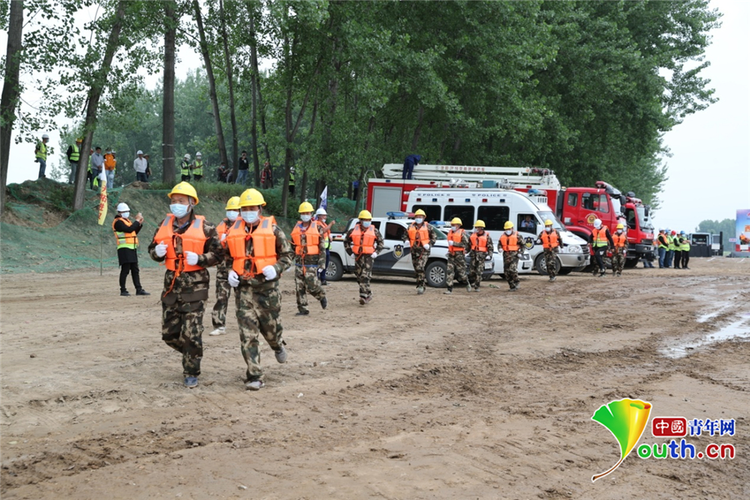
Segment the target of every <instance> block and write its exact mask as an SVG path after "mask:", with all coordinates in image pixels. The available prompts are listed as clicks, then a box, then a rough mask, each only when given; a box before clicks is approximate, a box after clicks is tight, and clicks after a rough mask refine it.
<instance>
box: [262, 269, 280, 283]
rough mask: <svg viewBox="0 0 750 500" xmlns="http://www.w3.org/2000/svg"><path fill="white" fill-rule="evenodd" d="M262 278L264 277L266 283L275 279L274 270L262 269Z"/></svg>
mask: <svg viewBox="0 0 750 500" xmlns="http://www.w3.org/2000/svg"><path fill="white" fill-rule="evenodd" d="M263 276H265V277H266V281H271V280H273V279H276V276H278V274H276V268H275V267H273V266H266V267H264V268H263Z"/></svg>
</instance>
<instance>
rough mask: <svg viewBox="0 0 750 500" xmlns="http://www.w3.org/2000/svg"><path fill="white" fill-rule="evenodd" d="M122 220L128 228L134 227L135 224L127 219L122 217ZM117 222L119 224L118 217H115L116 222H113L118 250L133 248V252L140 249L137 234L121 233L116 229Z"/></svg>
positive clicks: (133, 232) (132, 232)
mask: <svg viewBox="0 0 750 500" xmlns="http://www.w3.org/2000/svg"><path fill="white" fill-rule="evenodd" d="M120 219H121V220H122V221H123V222H124V223H125V225H126V226H128V227H131V226H132V225H133V223H132V222H131V221H130V220H128V219H126V218H125V217H120ZM115 222H117V217H115V220H113V221H112V231H114V232H115V240H116V241H117V249H118V250H119V249H120V248H132V249H133V250H135V249H136V248H137V247H138V235H137V234H136V232H135V231H130V232H128V233H121V232H119V231H117V230H116V229H115Z"/></svg>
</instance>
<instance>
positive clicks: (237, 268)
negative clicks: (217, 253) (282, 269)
mask: <svg viewBox="0 0 750 500" xmlns="http://www.w3.org/2000/svg"><path fill="white" fill-rule="evenodd" d="M273 224H274V218H273V217H261V218H260V220H259V222H258V225H257V226H255V229H254V230H253V231H251V232H248V231H247V225H246V224H245V221H244V220H242V218H241V217H237V220H236V221H234V224H232V227H231V228H230V229H229V232H228V233H227V248H228V249H229V254H230V255H231V256H232V259H233V262H232V269H234V272H236V273H237V274H238V275H240V276H243V277H246V278H247V277H249V278H252V277H254V276H256V275H258V274H261V273H262V272H263V269H264V268H265V267H266V266H272V265H274V264H276V260H277V255H276V235H275V234H273ZM250 239H252V240H253V255H247V240H250ZM247 261H250V269H247V268H246V267H247V266H246V265H245V263H246V262H247Z"/></svg>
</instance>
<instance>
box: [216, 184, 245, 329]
mask: <svg viewBox="0 0 750 500" xmlns="http://www.w3.org/2000/svg"><path fill="white" fill-rule="evenodd" d="M225 215H226V217H225V218H224V220H222V221H221V222H220V223H219V225H218V226H216V234H217V235H218V236H219V241H221V245H222V246H223V247H224V249H225V252H224V253H225V254H226V248H227V242H226V240H227V233H228V232H229V228H230V227H232V224H234V222H235V221H236V220H237V217H239V215H240V197H239V196H232V197H231V198H229V200H227V206H226V214H225ZM228 275H229V272H228V271H227V264H226V262H225V261H224V260H221V261H220V262H219V263H218V264H217V265H216V304H214V308H213V310H212V311H211V323H212V324H213V327H214V329H213V330H212V331H211V332H209V335H221V334H223V333H226V331H227V306H228V305H229V295H230V294H231V292H232V287H231V286H229V282H228V281H227V277H228Z"/></svg>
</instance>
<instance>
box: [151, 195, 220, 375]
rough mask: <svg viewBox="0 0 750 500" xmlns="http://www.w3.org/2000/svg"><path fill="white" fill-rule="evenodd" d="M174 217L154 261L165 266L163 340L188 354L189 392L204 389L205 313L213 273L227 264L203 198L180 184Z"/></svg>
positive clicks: (157, 242) (155, 244) (165, 225)
mask: <svg viewBox="0 0 750 500" xmlns="http://www.w3.org/2000/svg"><path fill="white" fill-rule="evenodd" d="M167 196H169V199H170V202H171V203H170V205H169V210H170V212H171V213H170V214H167V216H166V217H165V218H164V220H163V221H162V222H161V223H160V224H159V227H158V229H157V230H156V234H154V238H153V240H152V241H151V244H150V245H149V246H148V252H149V254H150V255H151V258H152V259H153V260H155V261H156V262H163V263H164V264H165V266H166V268H167V270H166V272H165V273H164V293H162V297H161V302H162V330H161V331H162V333H161V338H162V340H163V341H164V342H165V343H166V344H167V345H168V346H169V347H171V348H172V349H174V350H176V351H177V352H180V353H182V369H183V375H184V376H185V386H186V387H189V388H193V387H197V386H198V376H199V375H200V373H201V359H202V358H203V313H204V311H205V309H206V300H208V289H209V280H210V276H209V274H208V270H207V269H206V268H207V267H210V266H215V265H216V264H218V263H219V262H220V261H221V260H222V259H223V258H224V248H223V247H222V246H221V242H220V241H219V236H218V235H217V233H216V228H215V227H214V226H213V225H212V224H211V223H210V222H208V221H207V220H206V219H205V217H203V216H201V215H195V211H194V207H195V205H197V204H198V193H196V191H195V188H194V187H193V186H191V185H190V184H188V183H187V182H180V183H179V184H177V185H176V186H175V187H174V188H173V189H172V191H170V193H169V194H168V195H167Z"/></svg>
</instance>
